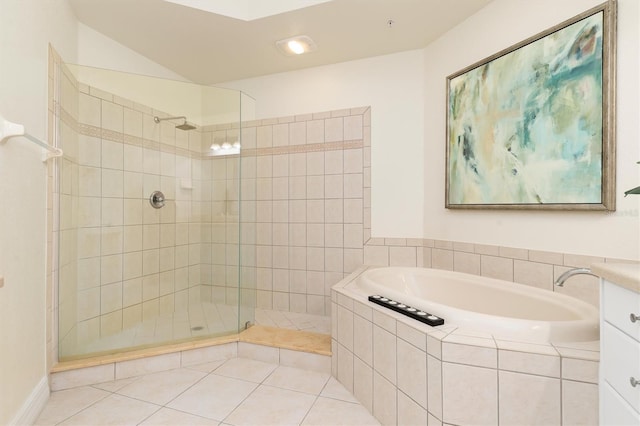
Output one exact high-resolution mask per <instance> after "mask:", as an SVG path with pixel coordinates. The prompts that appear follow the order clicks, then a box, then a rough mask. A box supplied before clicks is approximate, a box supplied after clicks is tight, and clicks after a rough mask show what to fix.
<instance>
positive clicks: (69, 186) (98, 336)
mask: <svg viewBox="0 0 640 426" xmlns="http://www.w3.org/2000/svg"><path fill="white" fill-rule="evenodd" d="M63 74H64V78H65V79H68V80H69V83H70V86H71V87H72V90H71V92H74V91H75V96H76V99H77V105H78V108H77V112H73V111H70V112H69V113H68V114H66V113H65V111H63V112H62V113H61V114H60V116H61V120H63V121H64V120H66V121H67V122H69V126H68V127H70V128H71V129H73V132H71V134H65V135H63V137H62V138H61V139H62V140H61V146H62V148H63V149H64V150H65V152H66V153H68V154H67V155H66V157H65V158H64V159H63V161H60V162H58V167H59V170H58V174H59V176H60V185H61V188H60V200H59V222H60V228H59V229H60V232H59V237H58V244H59V253H60V255H59V275H58V287H57V288H58V300H59V305H58V311H59V312H58V318H59V321H58V327H59V342H58V347H59V358H60V360H68V359H72V358H77V357H86V356H91V355H96V354H103V353H113V352H118V351H123V350H130V349H133V348H140V347H145V346H156V345H161V344H167V343H175V342H179V341H184V340H191V339H196V338H208V337H215V336H221V335H228V334H233V333H237V332H238V331H239V330H240V324H242V326H244V323H245V322H246V321H251V320H252V312H250V313H245V314H244V315H243V320H242V321H241V320H240V314H239V312H240V308H239V303H240V297H239V294H240V275H241V274H240V269H241V266H240V265H241V258H240V254H239V251H240V248H239V245H240V232H241V229H240V228H241V226H240V216H241V214H240V212H241V203H240V162H241V160H240V155H239V152H235V153H233V154H231V155H227V156H216V155H212V154H213V150H212V148H211V147H212V145H213V143H214V139H215V137H219V136H220V135H221V134H222V133H224V138H225V140H224V141H223V142H222V144H224V145H225V147H226V146H227V143H229V144H230V145H231V146H234V144H236V147H237V145H238V144H239V143H240V134H241V131H240V130H241V111H240V108H241V106H240V99H241V96H242V95H241V94H240V93H239V92H236V91H231V90H224V89H217V88H212V87H208V86H200V85H196V84H191V83H184V82H177V81H172V80H164V79H158V78H152V77H147V76H140V75H133V74H127V73H120V72H114V71H108V70H101V69H95V68H89V67H82V66H76V65H67V66H66V68H65V72H64V73H63ZM67 133H69V132H67ZM222 144H221V145H222ZM247 251H249V250H247ZM253 288H255V286H253ZM245 299H249V296H246V297H245ZM244 318H248V319H244Z"/></svg>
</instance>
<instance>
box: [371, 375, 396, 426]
mask: <svg viewBox="0 0 640 426" xmlns="http://www.w3.org/2000/svg"><path fill="white" fill-rule="evenodd" d="M373 389H374V393H373V415H374V416H375V418H376V419H378V420H379V421H380V423H382V424H383V425H395V424H397V418H398V417H397V415H398V414H397V411H398V406H397V388H396V387H395V386H394V385H393V384H392V383H391V382H389V381H388V380H387V379H385V378H384V377H383V376H381V375H380V374H378V373H376V372H375V371H374V372H373Z"/></svg>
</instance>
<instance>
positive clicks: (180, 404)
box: [35, 358, 379, 426]
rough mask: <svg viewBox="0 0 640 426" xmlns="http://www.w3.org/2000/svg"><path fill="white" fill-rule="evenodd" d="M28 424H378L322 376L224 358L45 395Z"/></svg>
mask: <svg viewBox="0 0 640 426" xmlns="http://www.w3.org/2000/svg"><path fill="white" fill-rule="evenodd" d="M35 424H36V425H323V426H331V425H379V422H378V421H377V420H376V419H375V418H373V416H372V415H371V414H370V413H369V412H368V411H367V410H366V409H365V408H364V407H363V406H362V405H360V404H359V403H358V402H357V401H356V400H355V399H354V398H353V396H352V395H351V394H350V393H349V392H348V391H347V390H346V389H345V388H344V387H343V386H342V385H341V384H340V383H339V382H337V381H336V380H335V379H334V378H332V377H331V375H329V374H325V373H319V372H315V371H309V370H302V369H298V368H292V367H285V366H279V365H276V364H270V363H265V362H261V361H256V360H251V359H246V358H232V359H229V360H226V361H217V362H212V363H206V364H200V365H196V366H192V367H187V368H180V369H176V370H169V371H163V372H158V373H152V374H147V375H144V376H140V377H133V378H129V379H123V380H116V381H112V382H106V383H101V384H97V385H92V386H82V387H78V388H73V389H68V390H63V391H59V392H53V393H52V394H51V398H50V399H49V402H48V403H47V405H46V407H45V408H44V410H43V412H42V413H41V414H40V417H39V418H38V420H37V421H36V423H35Z"/></svg>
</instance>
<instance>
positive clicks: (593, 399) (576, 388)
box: [562, 380, 598, 425]
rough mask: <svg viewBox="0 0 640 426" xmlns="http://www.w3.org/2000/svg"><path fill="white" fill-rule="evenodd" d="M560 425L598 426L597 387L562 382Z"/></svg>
mask: <svg viewBox="0 0 640 426" xmlns="http://www.w3.org/2000/svg"><path fill="white" fill-rule="evenodd" d="M562 424H566V425H595V424H598V385H596V384H591V383H580V382H573V381H570V380H563V381H562Z"/></svg>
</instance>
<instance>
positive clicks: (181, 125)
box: [176, 120, 196, 130]
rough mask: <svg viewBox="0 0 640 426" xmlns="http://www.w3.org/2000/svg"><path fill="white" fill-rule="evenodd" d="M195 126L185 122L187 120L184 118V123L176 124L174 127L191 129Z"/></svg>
mask: <svg viewBox="0 0 640 426" xmlns="http://www.w3.org/2000/svg"><path fill="white" fill-rule="evenodd" d="M195 128H196V126H194V125H193V124H189V123H187V120H184V123H182V124H179V125H177V126H176V129H180V130H193V129H195Z"/></svg>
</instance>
